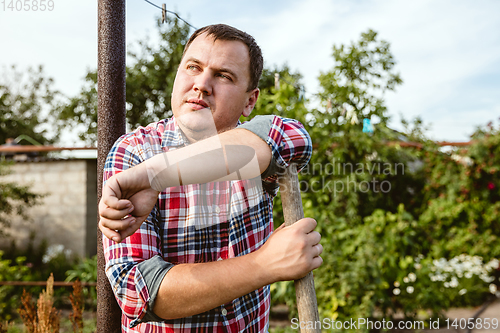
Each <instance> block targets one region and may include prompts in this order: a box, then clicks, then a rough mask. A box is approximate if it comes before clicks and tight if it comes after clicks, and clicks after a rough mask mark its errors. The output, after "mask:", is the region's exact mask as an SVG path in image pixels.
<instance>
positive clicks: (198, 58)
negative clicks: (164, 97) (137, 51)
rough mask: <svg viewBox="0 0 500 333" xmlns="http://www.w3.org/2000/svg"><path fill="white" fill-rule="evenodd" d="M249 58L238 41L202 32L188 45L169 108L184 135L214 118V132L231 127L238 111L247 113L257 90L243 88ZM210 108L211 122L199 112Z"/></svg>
mask: <svg viewBox="0 0 500 333" xmlns="http://www.w3.org/2000/svg"><path fill="white" fill-rule="evenodd" d="M249 64H250V58H249V55H248V48H247V46H246V45H245V44H244V43H242V42H240V41H225V40H217V41H215V42H214V39H213V37H211V36H207V34H206V33H204V34H201V35H200V36H198V37H197V38H196V39H195V40H194V41H193V42H192V43H191V45H190V46H189V48H188V49H187V51H186V53H185V54H184V57H183V59H182V61H181V64H180V65H179V69H178V70H177V75H176V77H175V82H174V87H173V92H172V111H173V113H174V116H175V118H176V119H177V121H178V123H179V125H180V127H181V129H182V130H183V131H184V132H185V133H186V134H187V135H188V136H190V135H193V136H196V134H195V133H196V132H200V131H204V130H206V126H208V123H212V127H213V122H215V126H216V128H217V132H219V133H221V132H223V131H226V130H229V129H232V128H234V127H235V126H236V123H237V121H238V118H239V117H240V116H241V115H244V116H245V117H248V116H249V115H250V112H251V111H252V109H253V107H254V105H255V102H256V101H257V97H258V96H259V90H258V89H254V90H252V91H249V92H247V88H248V84H249V82H250V71H249ZM206 108H210V110H211V114H212V116H213V122H212V121H211V119H210V121H207V119H206V116H205V117H204V116H202V115H203V114H205V115H207V114H210V113H208V112H200V111H201V110H204V109H205V111H206Z"/></svg>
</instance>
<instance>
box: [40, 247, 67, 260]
mask: <svg viewBox="0 0 500 333" xmlns="http://www.w3.org/2000/svg"><path fill="white" fill-rule="evenodd" d="M61 253H64V245H62V244H55V245H51V246H49V248H48V249H47V252H45V254H44V255H43V257H42V261H43V263H44V264H46V263H48V262H50V261H51V260H52V259H54V258H55V257H57V256H58V255H59V254H61Z"/></svg>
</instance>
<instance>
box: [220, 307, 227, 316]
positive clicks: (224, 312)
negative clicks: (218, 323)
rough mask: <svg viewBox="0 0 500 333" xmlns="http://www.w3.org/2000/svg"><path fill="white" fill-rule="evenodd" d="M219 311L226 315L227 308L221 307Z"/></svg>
mask: <svg viewBox="0 0 500 333" xmlns="http://www.w3.org/2000/svg"><path fill="white" fill-rule="evenodd" d="M221 313H222V315H223V316H225V315H227V310H226V309H225V308H222V311H221Z"/></svg>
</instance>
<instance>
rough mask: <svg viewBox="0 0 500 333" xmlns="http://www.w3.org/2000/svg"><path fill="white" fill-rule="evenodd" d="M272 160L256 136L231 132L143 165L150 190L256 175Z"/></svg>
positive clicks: (235, 131)
mask: <svg viewBox="0 0 500 333" xmlns="http://www.w3.org/2000/svg"><path fill="white" fill-rule="evenodd" d="M270 161H271V149H270V148H269V146H268V145H267V143H266V142H264V141H263V140H262V139H260V138H259V137H258V136H257V135H255V134H253V133H252V132H250V131H248V130H245V129H233V130H231V131H228V132H224V133H222V134H220V135H217V136H215V137H212V138H209V139H206V140H203V141H200V142H197V143H194V144H192V145H189V146H187V147H184V148H181V149H177V150H173V151H170V152H167V153H164V154H160V155H157V156H154V157H153V158H151V159H149V160H147V161H146V162H145V167H146V168H147V172H148V176H149V180H150V183H151V187H152V188H154V189H155V190H158V191H161V190H162V189H164V188H167V187H171V186H179V185H187V184H200V183H208V182H212V181H224V180H238V179H249V178H253V177H257V176H259V175H260V174H261V173H262V172H264V171H265V169H266V168H267V167H268V165H269V163H270Z"/></svg>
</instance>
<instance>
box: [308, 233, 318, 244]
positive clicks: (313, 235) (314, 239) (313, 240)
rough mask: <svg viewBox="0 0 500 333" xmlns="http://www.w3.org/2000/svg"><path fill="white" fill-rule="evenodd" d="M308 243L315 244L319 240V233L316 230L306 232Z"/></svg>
mask: <svg viewBox="0 0 500 333" xmlns="http://www.w3.org/2000/svg"><path fill="white" fill-rule="evenodd" d="M307 239H308V242H309V244H311V245H317V244H319V242H320V241H321V234H320V233H319V232H317V231H311V232H310V233H308V234H307Z"/></svg>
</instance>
